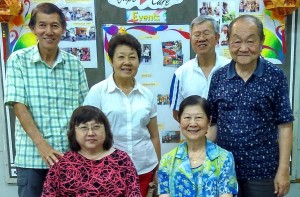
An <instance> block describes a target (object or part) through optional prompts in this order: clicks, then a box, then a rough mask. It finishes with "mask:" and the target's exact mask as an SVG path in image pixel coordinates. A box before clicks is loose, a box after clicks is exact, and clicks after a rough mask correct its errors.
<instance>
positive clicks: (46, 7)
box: [28, 3, 67, 29]
mask: <svg viewBox="0 0 300 197" xmlns="http://www.w3.org/2000/svg"><path fill="white" fill-rule="evenodd" d="M38 13H44V14H55V13H56V14H58V15H59V21H60V24H61V25H62V27H63V28H64V29H66V27H67V22H66V19H65V15H64V13H63V12H62V10H61V9H59V7H57V6H56V5H54V4H53V3H40V4H38V5H37V6H36V7H35V8H34V9H33V10H32V11H31V18H30V20H29V23H28V26H29V27H30V28H31V29H33V28H34V26H35V24H36V16H37V14H38Z"/></svg>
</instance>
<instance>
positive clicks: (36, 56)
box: [32, 44, 64, 68]
mask: <svg viewBox="0 0 300 197" xmlns="http://www.w3.org/2000/svg"><path fill="white" fill-rule="evenodd" d="M32 62H34V63H36V62H44V61H43V60H42V58H41V55H40V52H39V48H38V44H36V45H35V46H34V47H33V58H32ZM61 62H64V61H63V55H62V52H61V51H60V49H58V55H57V58H56V60H55V63H54V66H53V68H54V67H55V66H56V65H57V64H59V63H61Z"/></svg>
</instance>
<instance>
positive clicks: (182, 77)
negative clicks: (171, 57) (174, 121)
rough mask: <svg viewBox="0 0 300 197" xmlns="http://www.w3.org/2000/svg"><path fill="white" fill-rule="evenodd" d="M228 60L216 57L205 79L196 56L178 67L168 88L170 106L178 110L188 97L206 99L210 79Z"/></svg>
mask: <svg viewBox="0 0 300 197" xmlns="http://www.w3.org/2000/svg"><path fill="white" fill-rule="evenodd" d="M229 62H230V59H228V58H226V57H223V56H220V55H216V63H215V66H214V67H213V69H212V70H211V72H210V74H209V75H208V78H206V77H205V75H204V73H203V71H202V69H201V68H200V67H199V65H198V59H197V56H196V57H195V58H194V59H191V60H189V61H188V62H186V63H184V64H183V65H182V66H181V67H179V68H178V69H177V70H176V71H175V73H174V75H173V79H172V82H171V87H170V106H171V108H172V109H173V110H179V105H180V103H181V102H182V101H183V99H185V98H186V97H188V96H191V95H199V96H201V97H203V98H207V95H208V90H209V85H210V81H211V77H212V75H213V74H214V72H215V71H216V70H218V69H219V68H221V67H223V66H225V65H226V64H228V63H229Z"/></svg>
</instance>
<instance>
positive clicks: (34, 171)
mask: <svg viewBox="0 0 300 197" xmlns="http://www.w3.org/2000/svg"><path fill="white" fill-rule="evenodd" d="M29 27H30V29H31V31H32V32H33V33H34V34H35V35H36V37H37V39H38V44H37V45H36V46H33V47H30V48H26V49H22V50H19V51H16V52H15V53H13V54H11V56H10V57H9V59H8V61H7V72H6V92H5V104H6V105H9V106H12V107H13V108H14V112H15V114H16V117H17V119H16V125H15V144H16V157H15V164H16V166H17V174H18V180H17V182H18V194H19V196H21V197H40V196H41V193H42V189H43V182H44V180H45V177H46V174H47V172H48V168H49V166H50V165H53V164H54V162H57V161H58V157H59V156H61V155H62V153H63V152H65V151H66V150H67V149H68V139H67V130H68V121H69V119H70V116H71V114H72V112H73V110H74V109H75V108H77V107H78V106H80V105H81V104H82V103H83V100H84V98H85V96H86V94H87V92H88V86H87V80H86V75H85V71H84V68H83V66H82V65H81V63H80V61H79V60H78V58H76V57H75V56H73V55H71V54H69V53H66V52H64V51H63V50H60V49H59V47H58V43H59V41H60V39H61V36H62V35H63V34H64V32H65V31H66V21H65V18H64V14H63V13H62V11H61V10H60V9H59V8H58V7H57V6H55V5H54V4H51V3H42V4H39V5H37V7H36V8H35V9H33V10H32V13H31V19H30V21H29Z"/></svg>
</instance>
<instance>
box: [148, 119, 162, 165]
mask: <svg viewBox="0 0 300 197" xmlns="http://www.w3.org/2000/svg"><path fill="white" fill-rule="evenodd" d="M147 128H148V130H149V133H150V138H151V141H152V143H153V146H154V148H155V152H156V155H157V159H158V162H159V161H160V157H161V151H160V141H159V133H158V127H157V117H153V118H151V119H150V122H149V124H148V125H147Z"/></svg>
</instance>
